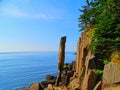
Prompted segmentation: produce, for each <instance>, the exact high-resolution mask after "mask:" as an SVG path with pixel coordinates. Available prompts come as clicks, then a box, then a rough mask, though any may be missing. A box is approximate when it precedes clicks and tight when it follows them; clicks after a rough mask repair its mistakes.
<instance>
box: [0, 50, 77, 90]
mask: <svg viewBox="0 0 120 90" xmlns="http://www.w3.org/2000/svg"><path fill="white" fill-rule="evenodd" d="M73 60H75V55H74V52H66V58H65V62H67V63H70V62H71V61H73ZM57 62H58V53H57V52H9V53H0V90H17V89H18V88H21V87H26V86H28V85H30V84H31V83H34V82H40V81H42V80H45V75H46V74H53V75H56V74H57Z"/></svg>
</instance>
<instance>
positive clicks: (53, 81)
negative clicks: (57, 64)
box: [40, 80, 55, 88]
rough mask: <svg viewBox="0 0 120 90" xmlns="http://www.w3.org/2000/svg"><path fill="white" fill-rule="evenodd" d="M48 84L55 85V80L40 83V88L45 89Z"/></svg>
mask: <svg viewBox="0 0 120 90" xmlns="http://www.w3.org/2000/svg"><path fill="white" fill-rule="evenodd" d="M48 84H55V80H47V81H42V82H41V83H40V85H41V87H42V88H46V87H47V86H48Z"/></svg>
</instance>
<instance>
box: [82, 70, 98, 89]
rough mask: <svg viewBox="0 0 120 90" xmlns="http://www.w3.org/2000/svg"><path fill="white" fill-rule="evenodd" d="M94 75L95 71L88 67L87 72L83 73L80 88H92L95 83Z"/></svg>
mask: <svg viewBox="0 0 120 90" xmlns="http://www.w3.org/2000/svg"><path fill="white" fill-rule="evenodd" d="M96 76H97V75H96V73H95V72H94V71H93V70H91V69H89V70H88V73H86V74H85V77H84V80H83V85H82V89H81V90H93V88H94V86H95V83H96Z"/></svg>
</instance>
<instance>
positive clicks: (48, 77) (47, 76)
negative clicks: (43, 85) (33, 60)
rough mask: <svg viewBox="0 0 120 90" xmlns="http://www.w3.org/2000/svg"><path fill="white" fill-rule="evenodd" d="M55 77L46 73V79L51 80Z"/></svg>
mask: <svg viewBox="0 0 120 90" xmlns="http://www.w3.org/2000/svg"><path fill="white" fill-rule="evenodd" d="M54 78H55V77H54V76H52V75H50V74H47V75H46V80H52V79H54Z"/></svg>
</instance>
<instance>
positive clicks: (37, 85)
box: [28, 83, 43, 90]
mask: <svg viewBox="0 0 120 90" xmlns="http://www.w3.org/2000/svg"><path fill="white" fill-rule="evenodd" d="M28 90H43V88H42V87H41V85H40V83H33V84H32V85H31V86H30V87H29V88H28Z"/></svg>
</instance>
